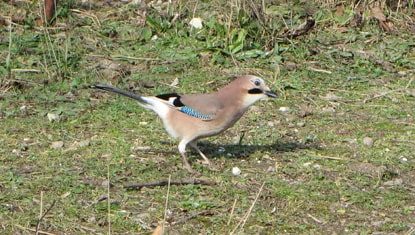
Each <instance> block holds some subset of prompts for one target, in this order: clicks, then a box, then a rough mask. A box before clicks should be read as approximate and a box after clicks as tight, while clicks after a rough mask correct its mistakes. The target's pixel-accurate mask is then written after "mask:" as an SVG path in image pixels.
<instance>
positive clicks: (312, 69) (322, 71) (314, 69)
mask: <svg viewBox="0 0 415 235" xmlns="http://www.w3.org/2000/svg"><path fill="white" fill-rule="evenodd" d="M308 69H309V70H311V71H314V72H319V73H327V74H332V72H331V71H329V70H324V69H317V68H313V67H308Z"/></svg>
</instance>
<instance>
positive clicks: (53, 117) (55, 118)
mask: <svg viewBox="0 0 415 235" xmlns="http://www.w3.org/2000/svg"><path fill="white" fill-rule="evenodd" d="M47 116H48V119H49V121H50V122H54V121H59V119H60V117H59V115H58V114H55V113H48V115H47Z"/></svg>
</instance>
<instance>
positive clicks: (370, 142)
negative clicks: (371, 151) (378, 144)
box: [363, 137, 373, 147]
mask: <svg viewBox="0 0 415 235" xmlns="http://www.w3.org/2000/svg"><path fill="white" fill-rule="evenodd" d="M363 144H364V145H366V146H368V147H372V146H373V139H372V138H370V137H364V138H363Z"/></svg>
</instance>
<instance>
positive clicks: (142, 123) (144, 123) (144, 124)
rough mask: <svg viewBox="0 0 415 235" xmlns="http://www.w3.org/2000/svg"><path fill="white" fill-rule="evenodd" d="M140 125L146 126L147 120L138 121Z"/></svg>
mask: <svg viewBox="0 0 415 235" xmlns="http://www.w3.org/2000/svg"><path fill="white" fill-rule="evenodd" d="M138 124H139V125H140V126H147V124H148V122H139V123H138Z"/></svg>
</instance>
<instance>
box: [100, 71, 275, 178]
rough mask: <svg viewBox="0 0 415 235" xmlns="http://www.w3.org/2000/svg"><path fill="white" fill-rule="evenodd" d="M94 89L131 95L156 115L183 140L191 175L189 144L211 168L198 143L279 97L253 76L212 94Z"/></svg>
mask: <svg viewBox="0 0 415 235" xmlns="http://www.w3.org/2000/svg"><path fill="white" fill-rule="evenodd" d="M92 88H96V89H100V90H104V91H109V92H114V93H117V94H120V95H123V96H127V97H129V98H132V99H134V100H137V101H138V104H139V105H140V106H142V107H143V108H145V109H149V110H151V111H153V112H155V113H156V114H157V115H158V116H159V117H160V119H161V121H162V122H163V125H164V128H165V129H166V131H167V132H168V133H169V135H170V136H172V137H173V138H176V139H179V141H180V142H179V146H178V148H179V152H180V155H181V157H182V161H183V167H184V168H185V169H186V170H188V171H189V172H194V171H193V169H192V168H191V166H190V164H189V162H188V160H187V157H186V147H187V146H188V145H190V147H192V148H193V149H195V150H196V151H197V152H198V153H199V155H200V156H201V157H202V158H203V160H204V163H206V164H208V165H210V161H209V159H208V158H207V157H206V156H205V154H203V152H202V151H200V149H199V148H198V147H197V144H196V141H197V140H199V139H201V138H205V137H209V136H213V135H217V134H219V133H221V132H223V131H225V130H226V129H228V128H229V127H231V126H232V125H233V124H235V122H237V121H238V120H239V119H240V118H241V116H242V115H243V114H244V113H245V112H246V111H247V109H248V108H249V107H250V106H251V105H253V104H254V103H255V102H256V101H258V100H261V99H264V98H267V97H271V98H276V97H277V95H276V93H274V92H273V91H271V90H270V88H269V87H268V86H267V85H266V84H265V82H264V80H263V79H262V78H260V77H257V76H253V75H245V76H239V77H236V78H235V79H234V80H233V81H232V82H230V83H229V84H228V85H226V86H224V87H222V88H220V89H219V90H218V91H216V92H213V93H209V94H189V95H179V94H177V93H169V94H161V95H156V96H142V95H138V94H134V93H132V92H129V91H124V90H120V89H118V88H116V87H113V86H110V85H102V84H98V85H94V86H92Z"/></svg>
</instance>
